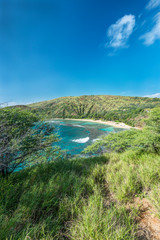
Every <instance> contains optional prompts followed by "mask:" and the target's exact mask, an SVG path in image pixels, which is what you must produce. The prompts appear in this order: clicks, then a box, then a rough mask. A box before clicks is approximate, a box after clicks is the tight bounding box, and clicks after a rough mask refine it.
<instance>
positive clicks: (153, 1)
mask: <svg viewBox="0 0 160 240" xmlns="http://www.w3.org/2000/svg"><path fill="white" fill-rule="evenodd" d="M159 6H160V0H150V1H149V3H148V4H147V6H146V8H147V9H148V10H151V9H154V8H156V7H159Z"/></svg>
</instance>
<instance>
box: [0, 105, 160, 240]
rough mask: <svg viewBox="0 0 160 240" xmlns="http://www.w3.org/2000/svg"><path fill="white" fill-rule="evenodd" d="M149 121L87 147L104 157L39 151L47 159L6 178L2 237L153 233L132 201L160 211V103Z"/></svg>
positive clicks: (90, 238) (0, 189)
mask: <svg viewBox="0 0 160 240" xmlns="http://www.w3.org/2000/svg"><path fill="white" fill-rule="evenodd" d="M21 111H22V110H21ZM145 124H146V126H145V128H144V129H143V130H133V131H123V132H121V133H116V134H111V135H109V136H107V137H105V138H103V139H102V140H100V141H97V142H95V143H94V144H93V145H92V146H89V147H88V148H87V149H86V150H85V152H86V153H87V154H90V153H92V154H93V153H97V152H98V153H101V154H100V155H99V156H96V157H88V158H79V157H77V158H76V159H75V158H74V159H65V158H62V157H60V158H56V159H54V161H51V160H52V159H50V161H48V157H51V156H49V155H41V154H39V155H37V154H36V155H33V156H32V158H33V160H34V159H35V160H36V162H43V163H41V164H38V165H34V166H30V167H28V168H26V169H23V170H21V171H18V172H14V173H12V174H9V175H7V177H1V178H0V239H2V240H11V239H12V240H13V239H15V240H25V239H31V240H42V239H43V240H53V239H56V240H62V239H70V240H72V239H73V240H116V239H117V240H120V239H121V240H123V239H124V240H125V239H126V240H134V239H147V237H146V236H145V232H144V233H142V231H139V229H140V228H139V222H138V220H137V219H138V218H137V216H139V214H140V206H139V205H137V204H135V205H134V201H135V199H136V198H139V199H144V198H145V199H148V201H150V203H151V204H152V206H154V208H155V212H156V215H157V217H159V218H160V194H159V193H160V184H159V183H160V107H157V108H154V109H153V110H152V111H151V112H150V113H149V118H148V119H147V120H146V121H145ZM102 152H103V154H102ZM41 159H43V161H41ZM132 203H133V205H132ZM142 237H143V238H142ZM149 239H151V238H149Z"/></svg>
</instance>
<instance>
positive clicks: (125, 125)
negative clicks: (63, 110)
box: [54, 118, 140, 129]
mask: <svg viewBox="0 0 160 240" xmlns="http://www.w3.org/2000/svg"><path fill="white" fill-rule="evenodd" d="M54 119H57V120H58V119H60V120H62V119H63V120H73V121H82V122H93V123H100V124H104V125H109V126H112V127H116V128H124V129H140V128H138V127H131V126H129V125H127V124H125V123H122V122H113V121H102V120H93V119H74V118H54Z"/></svg>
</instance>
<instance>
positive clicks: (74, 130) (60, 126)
mask: <svg viewBox="0 0 160 240" xmlns="http://www.w3.org/2000/svg"><path fill="white" fill-rule="evenodd" d="M49 122H50V123H51V124H53V125H54V127H55V131H56V133H57V134H58V135H59V137H60V139H61V141H60V142H59V143H58V144H56V145H58V146H60V147H61V149H62V150H66V151H67V153H68V154H71V155H74V154H80V153H81V152H82V151H83V150H84V149H85V148H86V147H87V146H88V145H90V144H92V143H94V141H96V140H97V139H99V138H100V137H101V136H104V135H105V136H106V135H108V134H110V133H111V132H114V133H116V132H119V131H122V130H124V129H120V128H114V127H112V126H109V125H105V124H101V123H93V122H87V121H75V120H52V121H49Z"/></svg>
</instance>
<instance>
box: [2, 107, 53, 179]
mask: <svg viewBox="0 0 160 240" xmlns="http://www.w3.org/2000/svg"><path fill="white" fill-rule="evenodd" d="M55 141H58V138H57V137H56V136H55V134H54V128H53V127H52V126H51V125H50V124H48V123H45V122H42V121H40V119H39V117H38V116H37V115H35V114H33V113H32V112H30V111H29V110H22V109H21V108H3V109H0V172H1V174H2V175H3V176H5V175H7V174H8V173H12V172H13V171H15V170H17V169H18V168H24V167H25V166H26V165H28V164H30V161H29V160H28V159H27V158H29V157H30V156H31V155H32V154H35V153H38V152H40V151H44V150H46V151H47V149H49V148H50V147H51V145H52V143H53V142H55Z"/></svg>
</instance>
